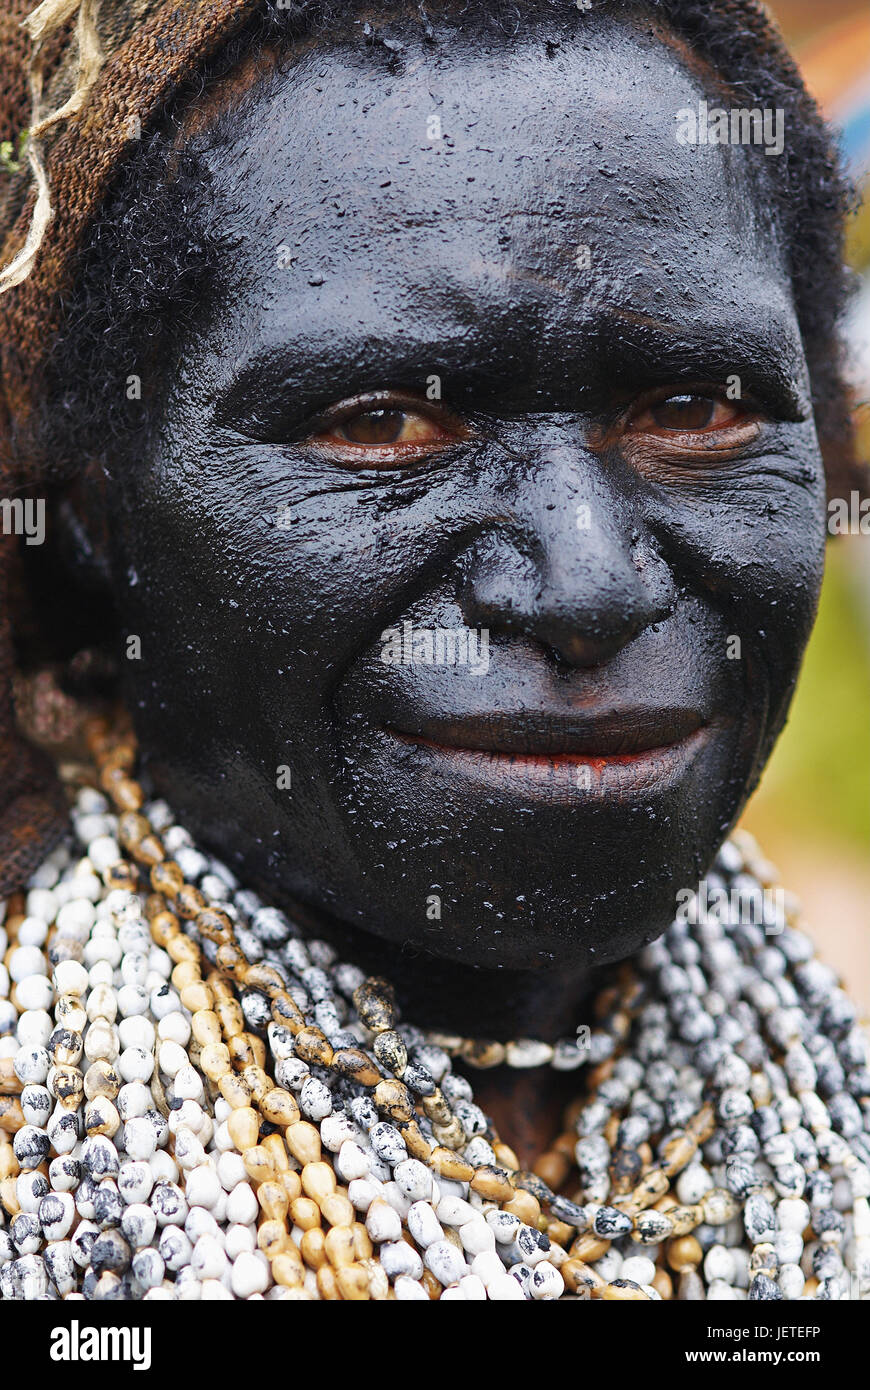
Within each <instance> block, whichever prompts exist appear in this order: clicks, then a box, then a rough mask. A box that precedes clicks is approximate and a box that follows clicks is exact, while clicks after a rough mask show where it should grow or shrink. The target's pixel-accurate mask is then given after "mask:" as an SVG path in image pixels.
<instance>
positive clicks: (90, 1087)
mask: <svg viewBox="0 0 870 1390" xmlns="http://www.w3.org/2000/svg"><path fill="white" fill-rule="evenodd" d="M84 1088H85V1095H86V1097H87V1098H88V1100H94V1099H95V1098H96V1097H97V1096H105V1097H106V1099H107V1100H114V1099H115V1097H116V1095H117V1094H118V1092H119V1091H120V1089H121V1077H120V1075H119V1074H118V1072H117V1071H116V1070H115V1068H114V1067H113V1066H112V1064H111V1062H107V1061H105V1060H104V1059H103V1058H100V1059H99V1060H98V1061H96V1062H92V1063H91V1065H90V1066H89V1067H88V1069H87V1071H86V1072H85V1079H84Z"/></svg>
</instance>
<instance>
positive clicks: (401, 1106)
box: [372, 1078, 414, 1120]
mask: <svg viewBox="0 0 870 1390" xmlns="http://www.w3.org/2000/svg"><path fill="white" fill-rule="evenodd" d="M372 1099H373V1101H374V1103H375V1105H376V1106H377V1107H378V1109H379V1110H380V1111H381V1112H382V1113H383V1114H386V1115H389V1116H390V1118H391V1119H394V1120H410V1119H411V1118H412V1116H413V1113H414V1103H413V1101H412V1100H411V1095H410V1092H409V1091H408V1088H407V1086H403V1085H402V1083H401V1081H396V1080H394V1079H393V1078H389V1079H388V1080H385V1081H379V1082H378V1084H377V1086H376V1087H375V1089H374V1094H373V1096H372Z"/></svg>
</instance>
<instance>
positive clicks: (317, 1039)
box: [295, 1028, 333, 1067]
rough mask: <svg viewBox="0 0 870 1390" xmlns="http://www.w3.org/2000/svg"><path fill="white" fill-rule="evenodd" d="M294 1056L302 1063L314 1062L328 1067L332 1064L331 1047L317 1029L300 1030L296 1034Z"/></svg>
mask: <svg viewBox="0 0 870 1390" xmlns="http://www.w3.org/2000/svg"><path fill="white" fill-rule="evenodd" d="M295 1047H296V1056H297V1057H300V1058H301V1059H302V1061H303V1062H316V1063H317V1065H318V1066H321V1067H328V1066H329V1065H330V1063H331V1062H332V1058H333V1051H332V1046H331V1044H330V1043H329V1041H328V1039H327V1038H326V1036H325V1034H323V1033H321V1031H320V1029H319V1028H300V1029H299V1032H298V1033H297V1034H296V1043H295Z"/></svg>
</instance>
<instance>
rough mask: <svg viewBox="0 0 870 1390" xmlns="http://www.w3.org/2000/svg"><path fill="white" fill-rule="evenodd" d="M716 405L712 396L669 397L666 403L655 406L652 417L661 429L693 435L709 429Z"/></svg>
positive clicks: (651, 412)
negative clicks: (698, 431)
mask: <svg viewBox="0 0 870 1390" xmlns="http://www.w3.org/2000/svg"><path fill="white" fill-rule="evenodd" d="M716 405H717V402H716V401H715V400H713V399H712V398H711V397H710V396H669V397H668V399H667V400H666V401H660V402H659V404H658V405H654V406H653V407H652V409H651V410H650V415H651V416H652V418H653V420H654V421H655V423H656V425H658V427H659V429H662V430H682V431H685V432H686V433H692V432H695V431H697V430H705V429H709V427H710V425H711V424H712V423H713V418H714V415H715V413H716Z"/></svg>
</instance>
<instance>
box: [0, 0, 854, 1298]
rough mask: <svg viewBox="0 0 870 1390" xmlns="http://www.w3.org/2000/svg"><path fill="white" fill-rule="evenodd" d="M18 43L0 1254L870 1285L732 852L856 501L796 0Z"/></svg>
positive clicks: (401, 18) (841, 1037) (784, 998)
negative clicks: (777, 23)
mask: <svg viewBox="0 0 870 1390" xmlns="http://www.w3.org/2000/svg"><path fill="white" fill-rule="evenodd" d="M13 16H14V18H15V19H17V18H19V17H20V16H18V15H17V13H16V12H15V10H14V7H13ZM23 32H24V34H25V35H27V34H29V36H30V39H31V41H32V43H33V49H32V51H31V52H30V54H29V56H28V50H27V47H26V45H25V44H24V43H23V41H22V39H21V37H20V36H21V33H22V31H20V30H19V29H18V28H16V27H15V26H14V25H13V23H12V22H11V20H6V21H5V27H4V30H3V43H4V47H5V50H6V51H7V52H8V53H10V55H12V54H18V55H19V59H18V66H17V67H16V66H15V64H14V63H13V64H11V65H10V71H11V72H12V74H13V76H12V77H11V78H10V79H9V82H8V90H7V103H6V105H7V114H6V118H5V127H6V134H7V137H8V141H9V144H8V148H7V155H6V158H7V162H8V163H9V165H10V169H11V173H10V178H9V181H8V187H7V191H6V196H5V201H4V226H5V228H6V230H7V243H6V252H7V254H6V259H5V270H4V272H3V281H0V284H3V286H4V288H5V294H4V296H3V298H2V299H0V313H2V342H3V362H4V384H5V409H6V421H7V423H6V428H5V431H4V435H3V450H4V461H5V469H6V476H7V478H8V479H9V480H10V483H9V486H10V488H11V487H12V486H13V485H14V486H16V487H17V488H18V491H17V492H16V494H15V496H16V498H17V500H18V501H19V502H22V501H23V498H24V497H25V496H26V497H27V498H28V499H30V500H36V501H42V502H43V505H44V506H45V507H46V515H47V517H48V520H49V532H50V534H48V533H47V538H46V542H45V545H29V544H28V540H31V541H32V540H35V539H36V538H37V537H36V532H35V529H34V528H35V523H34V528H31V529H32V530H33V534H31V535H29V536H28V535H23V536H21V537H19V541H20V543H18V544H15V543H14V542H13V538H12V537H9V538H8V542H9V544H8V547H7V548H8V550H9V552H10V554H9V559H8V561H7V565H8V567H9V593H10V598H9V601H8V611H9V614H10V623H13V622H14V625H15V641H16V646H15V648H14V652H15V657H14V661H15V663H16V670H17V674H15V676H14V679H13V673H12V667H13V656H12V652H13V647H12V646H11V637H9V634H7V638H8V640H7V646H6V649H7V652H8V655H7V658H6V667H5V669H6V674H7V676H9V678H10V682H9V683H10V686H11V685H14V686H15V688H16V690H17V692H18V703H19V706H20V707H21V708H25V707H26V706H27V705H28V700H29V698H30V697H29V696H28V691H29V692H31V695H33V698H32V700H31V701H30V703H31V704H32V706H33V711H34V712H35V719H34V720H33V721H31V722H32V723H33V724H34V725H35V726H36V732H37V733H38V731H39V723H40V712H41V715H42V722H43V725H44V726H45V725H46V722H47V723H50V722H51V720H50V718H47V715H50V714H51V713H52V711H53V712H54V714H55V715H56V716H57V719H58V721H59V724H60V726H61V733H62V735H63V740H65V741H63V740H60V741H59V740H57V739H56V740H55V744H54V750H55V751H54V762H55V763H58V764H59V765H60V769H61V772H62V774H63V777H64V778H65V780H66V783H67V786H68V789H69V794H70V796H71V797H72V813H71V831H70V829H69V828H68V818H67V817H66V816H61V815H60V814H59V803H58V795H57V782H56V780H55V779H53V778H52V777H51V776H50V775H49V770H47V769H46V764H45V760H44V756H43V760H42V761H41V762H40V760H39V756H40V755H39V754H37V753H34V752H33V750H32V747H31V749H30V750H29V751H27V752H25V751H24V749H23V746H22V744H21V742H20V739H19V738H18V737H17V735H16V734H15V732H14V730H13V728H12V721H11V715H9V714H7V720H6V724H7V730H6V731H7V735H8V737H7V741H6V745H5V748H6V752H5V758H6V764H5V765H6V768H7V778H6V789H7V792H6V794H7V809H6V816H5V820H4V824H3V829H4V845H5V846H6V848H5V852H4V854H3V856H2V859H3V863H4V866H5V877H4V887H5V889H6V891H7V893H10V894H11V896H10V897H9V905H8V908H7V927H6V934H7V936H8V943H7V944H8V951H7V955H8V961H9V965H8V970H9V975H10V977H11V987H12V998H11V1000H10V1004H9V1006H7V1012H6V1014H5V1016H4V1017H5V1020H6V1027H7V1033H8V1039H9V1046H8V1049H7V1050H6V1052H5V1058H6V1060H5V1071H4V1072H3V1076H4V1078H5V1089H6V1091H7V1093H8V1095H9V1099H8V1100H7V1101H6V1102H5V1115H4V1120H3V1123H4V1127H5V1129H6V1131H7V1133H8V1134H9V1136H10V1141H11V1142H10V1143H9V1144H8V1145H7V1148H6V1153H7V1157H6V1158H5V1160H4V1165H5V1167H4V1169H3V1180H4V1185H3V1187H2V1189H0V1190H2V1200H3V1203H4V1207H5V1212H6V1214H7V1217H8V1218H9V1219H8V1227H7V1229H6V1231H3V1232H0V1240H2V1241H3V1242H5V1243H4V1244H2V1245H0V1261H2V1262H3V1263H2V1264H0V1290H2V1292H3V1296H4V1297H34V1296H39V1294H40V1293H43V1294H48V1295H49V1296H51V1295H52V1294H60V1295H61V1296H70V1295H71V1294H75V1293H78V1292H82V1293H83V1294H84V1296H85V1297H86V1298H114V1297H121V1298H129V1297H136V1296H139V1295H141V1294H143V1293H144V1294H145V1296H146V1297H149V1298H173V1297H204V1298H211V1297H216V1298H221V1297H233V1296H235V1297H252V1296H253V1297H258V1296H262V1295H267V1296H269V1297H280V1298H290V1299H296V1298H300V1299H307V1298H327V1299H341V1298H345V1299H355V1298H385V1297H386V1298H397V1299H400V1300H403V1299H414V1298H421V1299H422V1298H436V1297H445V1298H448V1299H454V1298H456V1299H466V1298H472V1299H477V1298H487V1297H488V1298H495V1299H504V1298H517V1299H525V1298H553V1297H559V1296H562V1295H575V1296H577V1295H580V1296H590V1295H591V1296H593V1297H595V1298H602V1299H604V1300H609V1299H632V1300H633V1299H640V1300H645V1299H662V1298H664V1299H667V1298H670V1297H672V1296H675V1297H676V1296H679V1297H681V1298H685V1299H692V1298H700V1297H710V1298H731V1299H733V1298H740V1297H747V1296H748V1297H750V1298H753V1299H756V1298H759V1299H768V1298H774V1299H779V1298H787V1299H792V1298H801V1297H803V1298H808V1297H815V1298H823V1299H832V1298H833V1299H839V1298H842V1297H849V1296H853V1297H859V1296H861V1295H862V1293H866V1289H867V1284H866V1280H867V1278H868V1277H870V1228H868V1222H870V1208H868V1205H867V1198H868V1196H870V1140H868V1123H867V1122H868V1114H870V1111H868V1098H870V1072H868V1070H867V1061H866V1053H865V1050H864V1042H863V1039H862V1035H861V1031H860V1028H859V1026H858V1022H857V1018H856V1011H855V1009H854V1006H853V1005H852V1004H851V1003H850V1001H849V1000H848V998H847V996H846V995H845V994H844V992H843V991H842V990H841V989H840V988H839V986H838V985H837V982H836V980H835V978H834V977H833V974H832V972H830V971H828V970H827V969H826V968H825V967H824V966H822V965H821V964H820V963H819V962H818V961H817V960H815V959H814V957H813V948H812V946H811V944H810V942H809V939H808V938H807V937H806V935H805V934H804V933H803V932H802V931H801V930H800V927H799V925H798V921H797V917H796V910H795V906H794V904H793V903H792V902H791V901H790V900H789V899H788V898H787V897H786V896H784V895H783V894H782V893H781V892H778V891H777V890H776V888H775V884H774V880H773V875H772V871H771V869H770V867H769V866H768V865H766V863H765V862H764V860H763V859H762V857H761V855H760V853H759V852H758V851H757V849H755V848H754V847H753V846H752V845H751V844H750V843H749V842H748V841H747V840H746V839H745V837H744V838H741V837H740V836H739V835H738V836H737V837H736V838H731V839H729V838H728V836H729V832H730V831H731V829H732V827H733V826H734V824H735V822H736V820H737V818H738V816H739V814H740V812H741V810H742V808H743V806H744V804H745V802H746V800H747V797H748V795H749V793H750V792H751V791H752V789H753V788H754V786H755V785H756V783H757V781H758V778H759V776H760V773H761V771H762V769H763V767H764V764H765V762H766V760H767V758H768V756H769V753H770V751H771V748H772V747H773V744H774V742H775V740H776V737H777V735H778V733H779V732H780V730H781V728H782V726H783V723H784V720H785V717H786V712H787V709H788V704H789V700H790V697H791V694H792V691H793V689H794V684H795V680H796V677H797V673H798V670H799V667H800V662H801V657H802V654H803V651H804V647H805V644H806V641H807V638H808V636H809V633H810V630H811V627H812V622H813V617H814V613H815V608H816V603H817V599H818V593H819V588H820V584H821V577H822V568H823V551H824V537H825V514H826V513H825V500H826V494H827V493H831V494H832V495H841V494H842V495H848V492H849V490H850V489H851V488H852V487H853V486H855V485H857V484H860V485H862V486H863V475H862V474H861V471H860V469H859V467H858V465H857V463H856V461H855V458H854V450H853V448H852V444H851V435H850V425H849V408H848V401H847V394H846V390H845V387H844V385H843V382H842V379H841V375H840V352H839V347H838V339H837V323H838V317H839V312H840V309H841V307H842V305H843V302H844V297H845V284H844V276H843V271H842V266H841V243H842V227H843V218H844V213H845V208H846V205H847V192H846V189H845V186H844V184H843V181H842V179H841V177H840V175H839V173H838V170H837V165H836V160H835V157H834V154H833V152H832V149H831V145H830V141H829V137H828V134H827V132H826V130H825V127H824V125H823V123H822V121H821V119H820V117H819V115H818V113H817V111H816V110H815V108H814V106H813V103H812V101H811V99H810V98H809V96H808V94H807V93H806V91H805V90H804V88H803V86H802V83H801V81H800V78H799V75H798V74H797V72H796V70H795V69H794V67H793V65H792V64H791V62H790V60H789V59H788V57H787V56H786V54H785V53H784V50H783V48H782V46H781V44H780V41H779V39H778V38H777V36H776V34H775V32H774V31H773V29H772V27H771V24H770V21H769V20H768V19H767V18H766V16H765V14H764V12H763V11H762V9H761V8H760V7H759V6H757V5H756V4H754V3H752V0H745V2H744V0H728V2H727V3H721V4H713V5H708V6H704V7H703V8H702V7H698V6H696V5H693V4H685V3H676V0H668V3H663V4H655V5H637V6H623V5H621V4H613V3H601V4H594V5H592V6H591V7H588V6H584V7H582V8H580V9H578V7H576V6H573V5H571V6H568V5H562V4H555V3H544V0H541V3H529V4H524V5H522V6H518V7H512V6H503V5H500V4H497V3H495V4H490V3H484V0H481V3H474V4H471V5H469V4H464V5H461V6H458V5H455V4H451V3H445V4H443V5H436V6H427V7H426V9H425V10H423V9H422V8H419V7H418V6H416V5H405V4H404V3H397V4H395V5H391V6H389V7H385V8H384V10H383V11H382V13H380V15H379V18H378V20H377V22H375V21H374V20H372V18H371V17H370V16H369V15H368V12H367V11H366V12H365V14H364V12H363V9H362V7H359V8H358V7H356V6H353V5H351V6H334V7H329V6H323V7H321V6H312V5H294V6H292V7H286V8H285V7H281V8H278V7H273V6H272V5H269V4H258V3H241V2H240V0H220V2H219V3H217V4H213V3H210V4H209V5H207V6H205V5H198V4H197V5H191V6H189V7H186V9H185V11H184V12H183V13H182V11H181V10H179V9H178V8H177V7H175V6H172V5H161V4H151V5H147V4H146V5H144V6H141V7H138V8H137V9H136V10H135V12H134V11H132V10H131V9H129V8H128V7H125V6H120V5H113V4H111V3H105V0H104V3H103V5H102V6H101V7H100V8H99V11H97V10H96V7H94V6H92V5H90V4H88V3H87V0H84V3H82V4H81V5H78V6H76V5H69V4H67V5H58V4H56V3H54V0H45V3H43V4H42V5H40V6H39V7H38V8H37V9H36V10H35V11H34V12H33V13H32V14H31V15H30V16H29V18H28V19H27V21H26V26H25V30H24V31H23ZM28 62H29V64H30V77H31V81H30V87H31V92H32V94H33V100H34V101H35V103H36V105H35V109H33V110H31V111H30V112H29V114H27V115H26V116H25V115H23V114H22V112H23V108H24V103H25V100H26V89H25V85H24V80H23V76H21V74H22V73H23V71H24V66H25V65H26V63H28ZM16 74H18V76H16ZM16 84H17V85H16ZM25 127H27V129H28V130H29V140H28V139H26V138H25V139H24V140H21V139H19V136H20V132H21V131H22V130H23V129H24V128H25ZM16 163H18V164H20V167H19V168H16ZM34 489H36V490H38V491H39V496H38V497H37V498H35V499H34ZM43 492H44V498H43V495H42V494H43ZM8 510H9V515H10V517H12V518H16V517H18V518H19V520H20V521H21V526H22V527H23V526H24V523H25V522H26V520H27V515H28V514H27V512H26V510H25V509H24V507H23V506H22V507H19V509H18V511H17V512H16V511H15V509H14V508H13V507H12V505H11V499H10V506H9V509H8ZM34 515H35V516H36V515H38V514H34ZM13 546H14V549H15V551H16V554H15V555H14V557H13V556H12V550H13ZM46 668H50V669H52V670H53V671H54V672H55V673H56V674H57V673H60V674H61V677H62V679H61V682H60V687H63V688H60V687H58V686H56V685H55V686H51V688H50V690H49V688H48V687H45V686H43V687H40V686H39V685H38V681H39V680H40V679H43V677H44V675H45V670H46ZM34 671H39V672H41V673H42V674H41V675H37V677H36V682H37V683H36V684H34V677H33V675H32V673H33V672H34ZM113 672H114V675H113ZM28 673H31V674H30V675H29V676H28ZM115 677H116V678H117V684H118V687H119V688H120V689H122V690H123V693H124V703H125V706H126V709H127V710H128V711H129V712H130V716H131V717H132V726H133V728H134V729H135V744H136V745H137V746H138V755H139V758H140V764H139V768H138V770H137V768H136V765H135V764H136V757H137V754H136V750H135V747H134V735H133V732H132V729H131V727H130V726H129V725H128V723H127V722H126V720H125V717H124V716H123V715H115V714H113V715H112V716H111V717H109V715H108V714H107V713H106V711H107V709H108V708H110V707H111V708H114V706H112V705H111V699H109V697H110V696H113V695H114V694H115V693H116V692H115V685H114V679H115ZM28 680H29V681H30V684H28ZM88 685H89V686H90V687H92V689H91V694H90V697H89V700H83V699H80V701H79V703H76V704H75V705H72V704H71V703H70V695H69V692H70V691H74V692H76V693H77V694H78V696H79V697H81V692H82V689H83V687H85V686H88ZM93 688H96V691H95V690H94V689H93ZM40 689H42V690H43V698H42V700H41V703H40V698H39V690H40ZM64 689H65V691H66V694H64ZM47 690H48V693H46V691H47ZM34 691H35V692H36V693H35V695H34V694H33V692H34ZM97 696H99V697H100V698H101V700H102V703H101V705H100V710H101V713H100V714H98V715H97V716H95V715H94V713H93V709H94V704H93V701H94V699H95V698H97ZM10 698H11V697H10ZM107 700H108V704H107ZM80 706H83V713H82V717H81V719H78V717H77V715H76V714H75V713H74V712H73V713H71V710H73V711H74V710H78V709H79V708H80ZM44 731H45V730H44V729H43V732H44ZM70 736H72V737H70ZM77 738H78V743H76V739H77ZM82 739H84V741H85V742H86V744H87V754H85V753H83V751H82V742H81V740H82ZM47 742H50V740H46V739H43V744H44V745H45V744H46V743H47ZM70 749H72V752H71V751H70ZM85 757H87V758H92V759H94V760H95V770H92V771H91V773H90V774H88V773H87V772H86V771H85V769H84V766H83V760H84V759H85ZM71 834H72V836H73V839H72V840H71V838H70V836H71ZM696 890H697V891H696ZM22 893H23V894H24V896H22ZM52 969H53V974H52V975H51V978H49V972H51V971H52ZM34 980H35V983H34ZM388 982H389V983H388ZM155 1048H156V1060H155V1053H154V1049H155ZM581 1068H585V1069H581ZM149 1088H150V1089H149ZM566 1105H567V1112H566V1119H565V1120H564V1122H562V1124H561V1128H560V1122H559V1119H558V1117H559V1114H560V1113H561V1112H562V1111H563V1110H564V1109H565V1107H566ZM203 1213H205V1214H203ZM257 1221H258V1222H259V1224H258V1225H257V1226H256V1234H255V1233H254V1232H255V1222H257ZM179 1223H181V1225H183V1232H182V1233H181V1234H179ZM158 1228H159V1229H158ZM161 1231H162V1234H161ZM403 1235H404V1236H405V1237H406V1238H405V1239H403ZM182 1236H183V1238H182ZM255 1241H256V1246H255V1244H254V1242H255Z"/></svg>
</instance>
